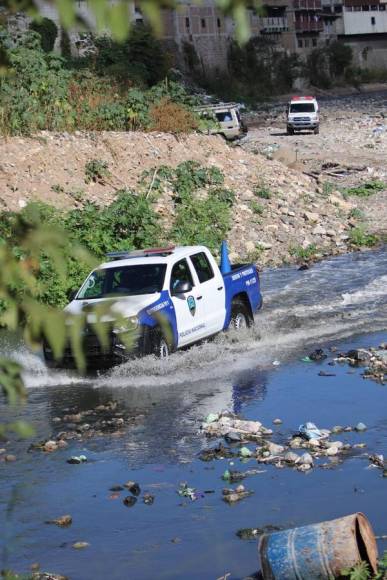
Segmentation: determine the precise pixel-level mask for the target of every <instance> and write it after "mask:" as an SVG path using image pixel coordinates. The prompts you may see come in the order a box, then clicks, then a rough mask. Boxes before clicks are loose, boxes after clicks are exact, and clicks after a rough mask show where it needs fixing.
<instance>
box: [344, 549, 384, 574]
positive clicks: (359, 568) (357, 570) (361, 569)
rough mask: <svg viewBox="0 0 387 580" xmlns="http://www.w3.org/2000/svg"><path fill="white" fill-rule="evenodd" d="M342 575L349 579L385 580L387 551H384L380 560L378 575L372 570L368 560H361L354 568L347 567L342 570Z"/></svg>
mask: <svg viewBox="0 0 387 580" xmlns="http://www.w3.org/2000/svg"><path fill="white" fill-rule="evenodd" d="M341 575H342V576H343V577H344V578H348V580H369V579H370V578H374V579H375V580H385V579H386V578H387V552H384V554H383V556H382V558H381V559H380V560H379V562H378V572H377V574H376V576H375V575H374V574H373V573H372V572H371V569H370V567H369V565H368V564H367V562H364V561H362V562H359V563H358V564H355V566H353V567H352V568H345V569H344V570H342V571H341Z"/></svg>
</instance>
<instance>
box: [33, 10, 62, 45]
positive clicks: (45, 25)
mask: <svg viewBox="0 0 387 580" xmlns="http://www.w3.org/2000/svg"><path fill="white" fill-rule="evenodd" d="M30 30H34V31H35V32H37V33H38V34H39V36H40V44H41V46H42V49H43V50H44V52H52V51H53V50H54V44H55V41H56V39H57V36H58V27H57V25H56V24H55V22H54V21H53V20H50V19H49V18H42V19H41V20H33V21H32V22H31V24H30Z"/></svg>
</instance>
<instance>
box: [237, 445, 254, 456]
mask: <svg viewBox="0 0 387 580" xmlns="http://www.w3.org/2000/svg"><path fill="white" fill-rule="evenodd" d="M239 455H240V456H241V457H244V458H248V457H251V456H252V452H251V451H250V449H249V448H248V447H241V448H240V449H239Z"/></svg>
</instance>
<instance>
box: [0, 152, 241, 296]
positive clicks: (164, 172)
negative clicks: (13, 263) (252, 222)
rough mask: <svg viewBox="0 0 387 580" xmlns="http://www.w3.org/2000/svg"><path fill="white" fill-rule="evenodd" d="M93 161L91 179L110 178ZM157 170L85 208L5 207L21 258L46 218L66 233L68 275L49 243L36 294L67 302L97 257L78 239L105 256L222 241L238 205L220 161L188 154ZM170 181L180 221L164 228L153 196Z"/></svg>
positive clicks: (0, 228)
mask: <svg viewBox="0 0 387 580" xmlns="http://www.w3.org/2000/svg"><path fill="white" fill-rule="evenodd" d="M87 167H88V169H89V172H88V176H89V178H90V179H95V180H100V179H103V178H105V177H106V173H105V172H106V171H108V167H107V164H104V163H101V161H100V160H92V161H91V162H90V163H88V164H87ZM102 169H103V171H102ZM154 176H155V171H150V172H147V173H146V174H144V175H143V178H142V180H141V183H140V184H139V187H138V191H137V192H134V191H131V190H127V189H123V190H121V191H119V192H117V194H116V197H115V200H114V201H113V202H112V203H111V204H110V205H108V206H105V207H99V206H97V205H96V204H94V203H90V202H86V203H84V205H83V206H82V207H80V208H77V209H73V210H71V211H62V210H58V209H56V208H54V207H52V206H50V205H48V204H45V203H41V202H32V203H29V204H27V206H26V207H25V208H23V209H22V210H21V211H20V212H19V213H17V212H3V213H2V214H0V244H3V245H4V246H5V245H7V246H8V247H9V248H10V249H11V251H12V253H13V255H14V256H15V257H17V259H18V260H19V261H20V260H27V259H28V252H27V251H26V250H25V248H24V247H23V246H22V243H21V238H20V232H21V231H24V230H35V229H39V227H40V226H42V225H43V224H44V226H45V227H46V228H50V229H51V230H52V231H55V232H57V233H58V235H59V236H60V238H61V239H62V240H63V242H62V245H61V257H62V259H63V261H64V267H65V270H66V276H65V277H63V276H62V275H61V272H60V271H58V268H57V267H56V264H57V262H58V255H57V254H56V253H55V254H52V252H51V250H50V248H49V247H48V246H47V248H46V247H44V248H43V249H42V250H41V251H40V252H39V255H38V256H35V257H34V259H35V260H37V261H36V266H37V271H38V273H37V275H36V286H35V288H34V292H35V297H36V299H37V300H39V301H40V302H42V303H44V304H48V305H50V306H55V307H62V306H64V305H65V304H66V302H67V300H68V297H69V295H70V293H71V292H72V291H73V290H75V289H77V288H78V287H79V286H80V284H81V282H82V281H83V279H84V278H85V276H86V274H87V273H88V272H89V270H90V264H89V262H88V261H87V262H86V263H83V262H82V261H80V260H79V255H78V253H77V252H75V253H74V250H73V248H74V246H76V247H78V246H81V247H83V248H85V249H86V250H87V251H88V252H89V253H90V254H92V255H93V256H95V258H96V260H97V261H99V262H100V261H102V260H103V258H104V256H105V254H106V253H107V252H109V251H113V250H124V249H125V250H130V249H135V248H144V247H149V246H154V245H158V244H160V243H164V242H172V241H173V242H175V243H178V244H197V243H202V244H205V245H207V246H209V247H210V248H211V249H214V250H215V249H218V248H219V245H220V242H221V240H222V239H224V238H225V237H227V233H228V231H229V229H230V226H231V208H232V205H233V203H234V199H235V194H234V192H233V191H232V190H230V189H227V188H226V187H224V175H223V173H222V172H221V171H220V170H219V169H218V168H217V167H203V166H201V165H200V164H199V163H196V162H194V161H187V162H185V163H182V164H180V165H178V167H177V168H176V169H172V168H170V167H161V168H159V169H158V172H157V177H156V178H154ZM152 183H153V186H152V190H151V189H150V185H151V184H152ZM164 188H168V189H169V190H172V191H173V199H174V204H175V220H174V222H173V223H172V224H170V225H169V226H168V227H166V228H165V229H164V230H163V229H162V225H161V223H160V219H159V216H158V214H157V213H156V212H155V210H154V209H153V206H152V203H153V201H154V200H155V199H156V198H157V197H158V196H159V195H160V193H161V192H162V191H163V190H164ZM55 190H57V189H55ZM60 191H62V189H61V190H60ZM150 194H151V195H150ZM72 195H73V196H75V195H77V194H76V193H73V194H72ZM80 200H81V201H82V193H81V194H80ZM47 243H48V241H47ZM25 289H26V286H25V282H24V280H23V279H20V280H18V282H17V283H14V284H13V293H14V295H15V296H21V295H22V294H23V293H24V292H25Z"/></svg>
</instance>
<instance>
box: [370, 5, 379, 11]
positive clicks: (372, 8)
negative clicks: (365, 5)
mask: <svg viewBox="0 0 387 580" xmlns="http://www.w3.org/2000/svg"><path fill="white" fill-rule="evenodd" d="M377 9H378V7H377V5H376V4H372V5H371V10H373V11H374V12H375V11H376V10H377Z"/></svg>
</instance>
